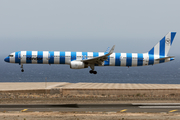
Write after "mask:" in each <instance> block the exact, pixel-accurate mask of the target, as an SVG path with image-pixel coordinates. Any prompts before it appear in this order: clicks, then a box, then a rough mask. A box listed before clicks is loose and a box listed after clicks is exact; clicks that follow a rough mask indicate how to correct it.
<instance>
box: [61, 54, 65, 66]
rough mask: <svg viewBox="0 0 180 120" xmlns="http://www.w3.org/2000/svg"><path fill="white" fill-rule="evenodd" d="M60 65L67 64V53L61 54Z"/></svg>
mask: <svg viewBox="0 0 180 120" xmlns="http://www.w3.org/2000/svg"><path fill="white" fill-rule="evenodd" d="M60 64H65V52H60Z"/></svg>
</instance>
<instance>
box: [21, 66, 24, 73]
mask: <svg viewBox="0 0 180 120" xmlns="http://www.w3.org/2000/svg"><path fill="white" fill-rule="evenodd" d="M21 68H22V69H21V72H24V69H23V64H22V65H21Z"/></svg>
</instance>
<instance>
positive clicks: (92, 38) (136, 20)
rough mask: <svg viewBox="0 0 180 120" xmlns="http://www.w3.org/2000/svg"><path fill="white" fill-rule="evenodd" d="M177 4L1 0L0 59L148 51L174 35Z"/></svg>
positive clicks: (170, 0) (163, 0)
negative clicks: (59, 53)
mask: <svg viewBox="0 0 180 120" xmlns="http://www.w3.org/2000/svg"><path fill="white" fill-rule="evenodd" d="M179 5H180V1H179V0H0V56H3V57H6V56H7V55H8V54H10V53H12V52H15V51H23V50H30V51H34V50H39V51H43V50H47V51H89V52H104V51H106V49H107V47H112V46H113V45H116V48H115V51H114V52H127V53H128V52H129V53H131V52H133V53H144V52H148V51H149V50H150V49H151V48H152V47H153V46H154V45H155V44H156V43H157V42H158V41H159V40H161V39H162V38H163V37H164V36H165V35H166V34H167V33H168V32H170V31H175V32H177V34H176V37H175V40H174V44H173V47H172V48H171V50H170V52H169V55H178V54H179V45H180V40H179V38H180V37H179V31H180V15H179V12H180V7H179Z"/></svg>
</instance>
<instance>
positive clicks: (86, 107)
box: [0, 103, 180, 113]
mask: <svg viewBox="0 0 180 120" xmlns="http://www.w3.org/2000/svg"><path fill="white" fill-rule="evenodd" d="M0 112H90V113H91V112H92V113H93V112H114V113H117V112H122V113H125V112H126V113H179V112H180V104H179V103H162V104H161V103H147V104H146V103H142V104H141V103H132V104H41V105H33V104H29V105H20V104H19V105H0Z"/></svg>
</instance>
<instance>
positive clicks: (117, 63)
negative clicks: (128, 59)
mask: <svg viewBox="0 0 180 120" xmlns="http://www.w3.org/2000/svg"><path fill="white" fill-rule="evenodd" d="M120 57H121V53H115V66H120V65H121V61H120Z"/></svg>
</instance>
